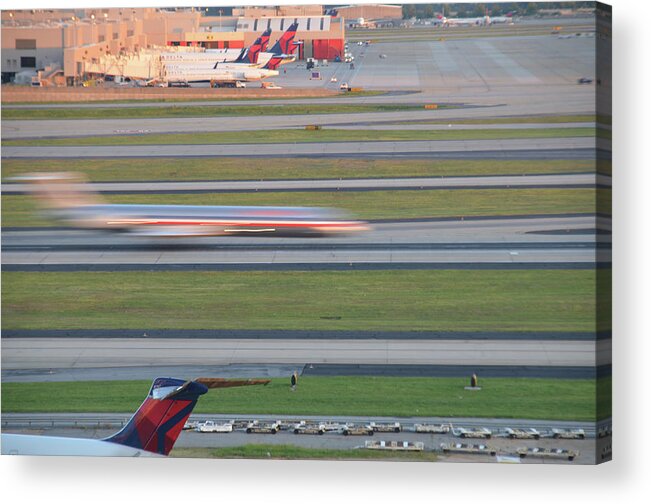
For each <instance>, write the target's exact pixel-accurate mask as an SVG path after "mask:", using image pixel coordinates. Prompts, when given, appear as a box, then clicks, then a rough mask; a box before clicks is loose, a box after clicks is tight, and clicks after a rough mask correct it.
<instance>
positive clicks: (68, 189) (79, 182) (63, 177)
mask: <svg viewBox="0 0 651 504" xmlns="http://www.w3.org/2000/svg"><path fill="white" fill-rule="evenodd" d="M12 181H16V182H27V183H28V184H29V185H28V186H26V187H25V192H28V193H30V194H33V195H34V196H36V198H37V199H38V200H39V203H40V204H41V206H43V207H45V208H46V209H51V210H64V209H69V208H76V207H81V206H87V205H97V204H101V203H102V199H101V198H100V196H99V195H98V194H97V193H96V192H95V191H94V190H93V189H91V187H90V185H89V184H88V180H87V179H86V178H85V177H84V176H83V175H82V174H80V173H71V172H59V173H45V172H43V173H30V174H28V175H22V176H18V177H12Z"/></svg>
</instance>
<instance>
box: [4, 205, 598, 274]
mask: <svg viewBox="0 0 651 504" xmlns="http://www.w3.org/2000/svg"><path fill="white" fill-rule="evenodd" d="M598 229H600V230H601V232H606V233H608V232H609V230H610V220H609V219H606V218H597V217H595V216H591V215H575V216H540V217H529V218H508V217H506V218H492V219H468V220H465V219H463V220H462V219H454V220H431V221H422V222H395V223H377V224H374V225H373V230H372V231H371V232H368V233H363V234H358V235H352V236H349V237H343V238H342V237H339V238H319V239H309V238H260V237H213V238H200V239H194V240H188V239H185V240H175V241H173V242H170V241H169V240H163V239H137V238H131V237H129V236H125V235H114V234H103V233H97V232H90V231H89V232H84V231H73V230H56V229H54V230H34V231H30V230H28V228H24V229H23V230H21V231H4V232H3V233H2V256H3V265H4V267H5V268H6V269H7V270H14V271H16V270H23V271H24V270H31V271H47V270H48V268H51V269H50V270H51V271H90V270H96V269H95V267H96V266H104V270H108V271H112V270H121V269H122V270H124V269H127V270H137V269H148V268H150V267H154V268H156V269H170V270H175V269H178V270H180V269H183V268H191V269H197V268H198V267H199V268H207V269H211V268H212V269H215V268H219V267H220V266H221V267H222V268H224V269H226V268H228V267H230V268H234V269H247V268H249V269H250V268H253V267H259V268H264V269H271V268H274V267H275V268H279V269H283V267H284V268H287V267H293V268H301V267H304V268H306V269H315V268H316V269H320V268H334V267H336V266H335V265H340V266H345V267H348V268H352V267H354V266H360V267H363V265H372V264H374V265H376V267H382V268H390V269H399V268H401V267H402V268H404V267H408V266H405V265H409V264H411V265H413V266H412V267H418V268H428V267H439V268H441V267H446V266H443V265H447V267H448V268H457V267H464V266H463V265H468V267H475V268H476V267H477V266H472V265H477V264H486V265H488V266H486V267H493V268H498V267H500V265H504V266H508V265H515V264H518V265H520V266H521V267H522V268H527V267H537V268H540V267H544V266H541V265H542V264H546V265H548V266H547V267H552V268H553V267H554V264H556V265H557V266H556V267H570V268H571V267H573V266H574V267H577V266H579V265H582V266H581V267H596V266H597V263H608V262H610V256H611V251H610V235H609V234H600V235H599V241H597V238H596V237H597V235H596V233H597V230H598ZM490 265H492V266H490ZM26 266H33V267H32V268H25V267H26ZM21 267H22V268H21ZM99 269H100V270H102V268H99Z"/></svg>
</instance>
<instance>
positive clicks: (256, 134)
mask: <svg viewBox="0 0 651 504" xmlns="http://www.w3.org/2000/svg"><path fill="white" fill-rule="evenodd" d="M306 123H309V120H306ZM595 132H596V128H532V129H515V128H514V129H508V128H507V129H476V130H475V129H473V130H440V129H438V130H417V131H413V130H400V129H396V130H375V131H373V130H364V129H359V130H342V129H335V128H333V129H328V128H324V129H320V130H315V131H308V130H305V129H280V130H254V131H223V132H196V133H165V134H138V135H102V136H89V137H71V138H39V139H29V140H3V141H2V145H3V146H6V147H10V146H16V147H19V146H24V147H36V146H88V145H212V144H222V145H223V144H229V145H233V144H254V145H257V144H272V143H311V142H313V143H325V142H381V141H382V142H391V141H395V142H402V141H415V140H510V139H520V138H525V139H526V138H574V137H594V136H595V134H596V133H595ZM61 133H62V135H63V136H65V131H62V132H61ZM252 153H255V150H253V151H252Z"/></svg>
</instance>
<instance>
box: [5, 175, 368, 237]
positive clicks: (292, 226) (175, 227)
mask: <svg viewBox="0 0 651 504" xmlns="http://www.w3.org/2000/svg"><path fill="white" fill-rule="evenodd" d="M14 180H22V181H29V182H31V183H32V184H31V185H30V187H31V190H32V192H34V193H35V194H36V196H37V197H38V199H39V200H40V202H41V204H42V205H43V206H44V207H45V208H46V210H47V211H48V212H49V213H50V214H51V215H52V216H53V217H55V218H57V219H59V220H62V221H65V222H67V223H68V224H70V225H72V226H75V227H80V228H85V229H101V230H110V231H118V232H125V233H129V234H130V235H132V236H145V237H188V236H220V235H221V236H223V235H229V236H233V235H250V234H259V235H263V236H265V235H270V236H302V237H309V236H331V235H339V234H349V233H354V232H358V231H366V230H368V229H369V226H368V224H367V223H366V222H363V221H358V220H348V219H345V218H344V216H343V214H342V213H341V212H340V211H338V210H335V209H330V208H319V207H271V206H269V207H267V206H191V205H124V204H106V203H103V202H102V201H101V199H100V197H99V195H98V194H97V193H95V192H93V191H92V190H91V188H90V185H89V184H87V183H86V182H85V180H84V178H83V176H81V175H80V174H75V173H34V174H30V175H25V176H21V177H14Z"/></svg>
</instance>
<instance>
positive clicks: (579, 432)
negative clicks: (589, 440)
mask: <svg viewBox="0 0 651 504" xmlns="http://www.w3.org/2000/svg"><path fill="white" fill-rule="evenodd" d="M552 437H553V438H554V439H585V431H584V430H583V429H552Z"/></svg>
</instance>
